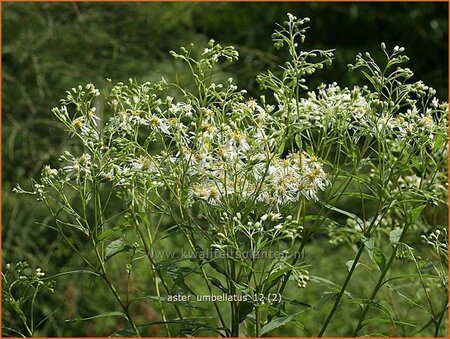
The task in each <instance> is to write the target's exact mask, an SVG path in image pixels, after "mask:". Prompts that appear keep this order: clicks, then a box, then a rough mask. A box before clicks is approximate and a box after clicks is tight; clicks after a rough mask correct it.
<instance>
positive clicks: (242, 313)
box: [238, 301, 253, 323]
mask: <svg viewBox="0 0 450 339" xmlns="http://www.w3.org/2000/svg"><path fill="white" fill-rule="evenodd" d="M252 311H253V303H251V302H249V301H242V302H241V303H240V304H239V306H238V315H239V316H238V319H239V323H241V322H243V321H244V320H245V318H247V315H248V314H249V313H250V312H252Z"/></svg>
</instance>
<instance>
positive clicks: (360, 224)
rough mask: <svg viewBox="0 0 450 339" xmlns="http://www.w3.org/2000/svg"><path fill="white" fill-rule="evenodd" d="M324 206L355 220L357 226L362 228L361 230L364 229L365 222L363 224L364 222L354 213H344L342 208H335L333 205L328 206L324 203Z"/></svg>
mask: <svg viewBox="0 0 450 339" xmlns="http://www.w3.org/2000/svg"><path fill="white" fill-rule="evenodd" d="M322 205H323V206H324V207H326V208H328V209H330V210H332V211H334V212H338V213H340V214H343V215H345V216H347V217H349V218H350V219H353V220H355V221H356V223H357V224H358V225H359V227H360V228H361V230H363V229H364V222H363V221H362V220H361V218H359V217H358V216H357V215H355V214H353V213H350V212H347V211H344V210H341V209H340V208H337V207H334V206H332V205H330V204H327V203H322Z"/></svg>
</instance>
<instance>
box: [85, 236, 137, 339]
mask: <svg viewBox="0 0 450 339" xmlns="http://www.w3.org/2000/svg"><path fill="white" fill-rule="evenodd" d="M91 240H92V245H93V246H94V251H95V255H96V257H97V260H98V262H99V264H100V269H101V272H102V274H101V276H102V278H103V280H104V281H105V282H106V284H107V285H108V287H109V289H110V290H111V292H112V294H113V295H114V297H115V298H116V300H117V302H118V303H119V305H120V307H121V308H122V310H123V312H124V313H125V316H126V317H127V320H128V322H129V323H130V325H131V327H132V329H133V331H134V333H135V334H136V336H137V337H139V338H140V337H141V334H140V333H139V330H138V329H137V327H136V324H135V323H134V321H133V318H132V317H131V315H130V312H129V311H128V305H126V304H125V303H124V302H123V301H122V298H121V297H120V295H119V293H118V292H117V290H116V288H115V287H114V285H113V284H112V283H111V280H110V279H109V277H108V274H107V273H106V268H105V263H104V261H103V259H102V257H101V256H100V253H99V252H98V249H97V246H96V244H95V241H94V239H93V238H91Z"/></svg>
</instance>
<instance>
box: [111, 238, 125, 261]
mask: <svg viewBox="0 0 450 339" xmlns="http://www.w3.org/2000/svg"><path fill="white" fill-rule="evenodd" d="M130 249H131V246H130V245H126V244H125V240H124V238H123V237H122V238H120V239H117V240H114V241H112V242H110V243H109V244H108V246H106V248H105V260H108V259H109V258H111V257H112V256H114V255H116V254H117V253H120V252H128V251H129V250H130Z"/></svg>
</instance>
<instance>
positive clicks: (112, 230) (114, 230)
mask: <svg viewBox="0 0 450 339" xmlns="http://www.w3.org/2000/svg"><path fill="white" fill-rule="evenodd" d="M126 227H127V225H118V226H115V227H113V228H110V229H108V230H106V231H104V232H102V233H100V234H99V235H98V237H97V242H100V241H102V240H105V239H107V238H109V237H110V236H111V235H113V234H114V233H117V232H120V231H122V230H123V229H124V228H126Z"/></svg>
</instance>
